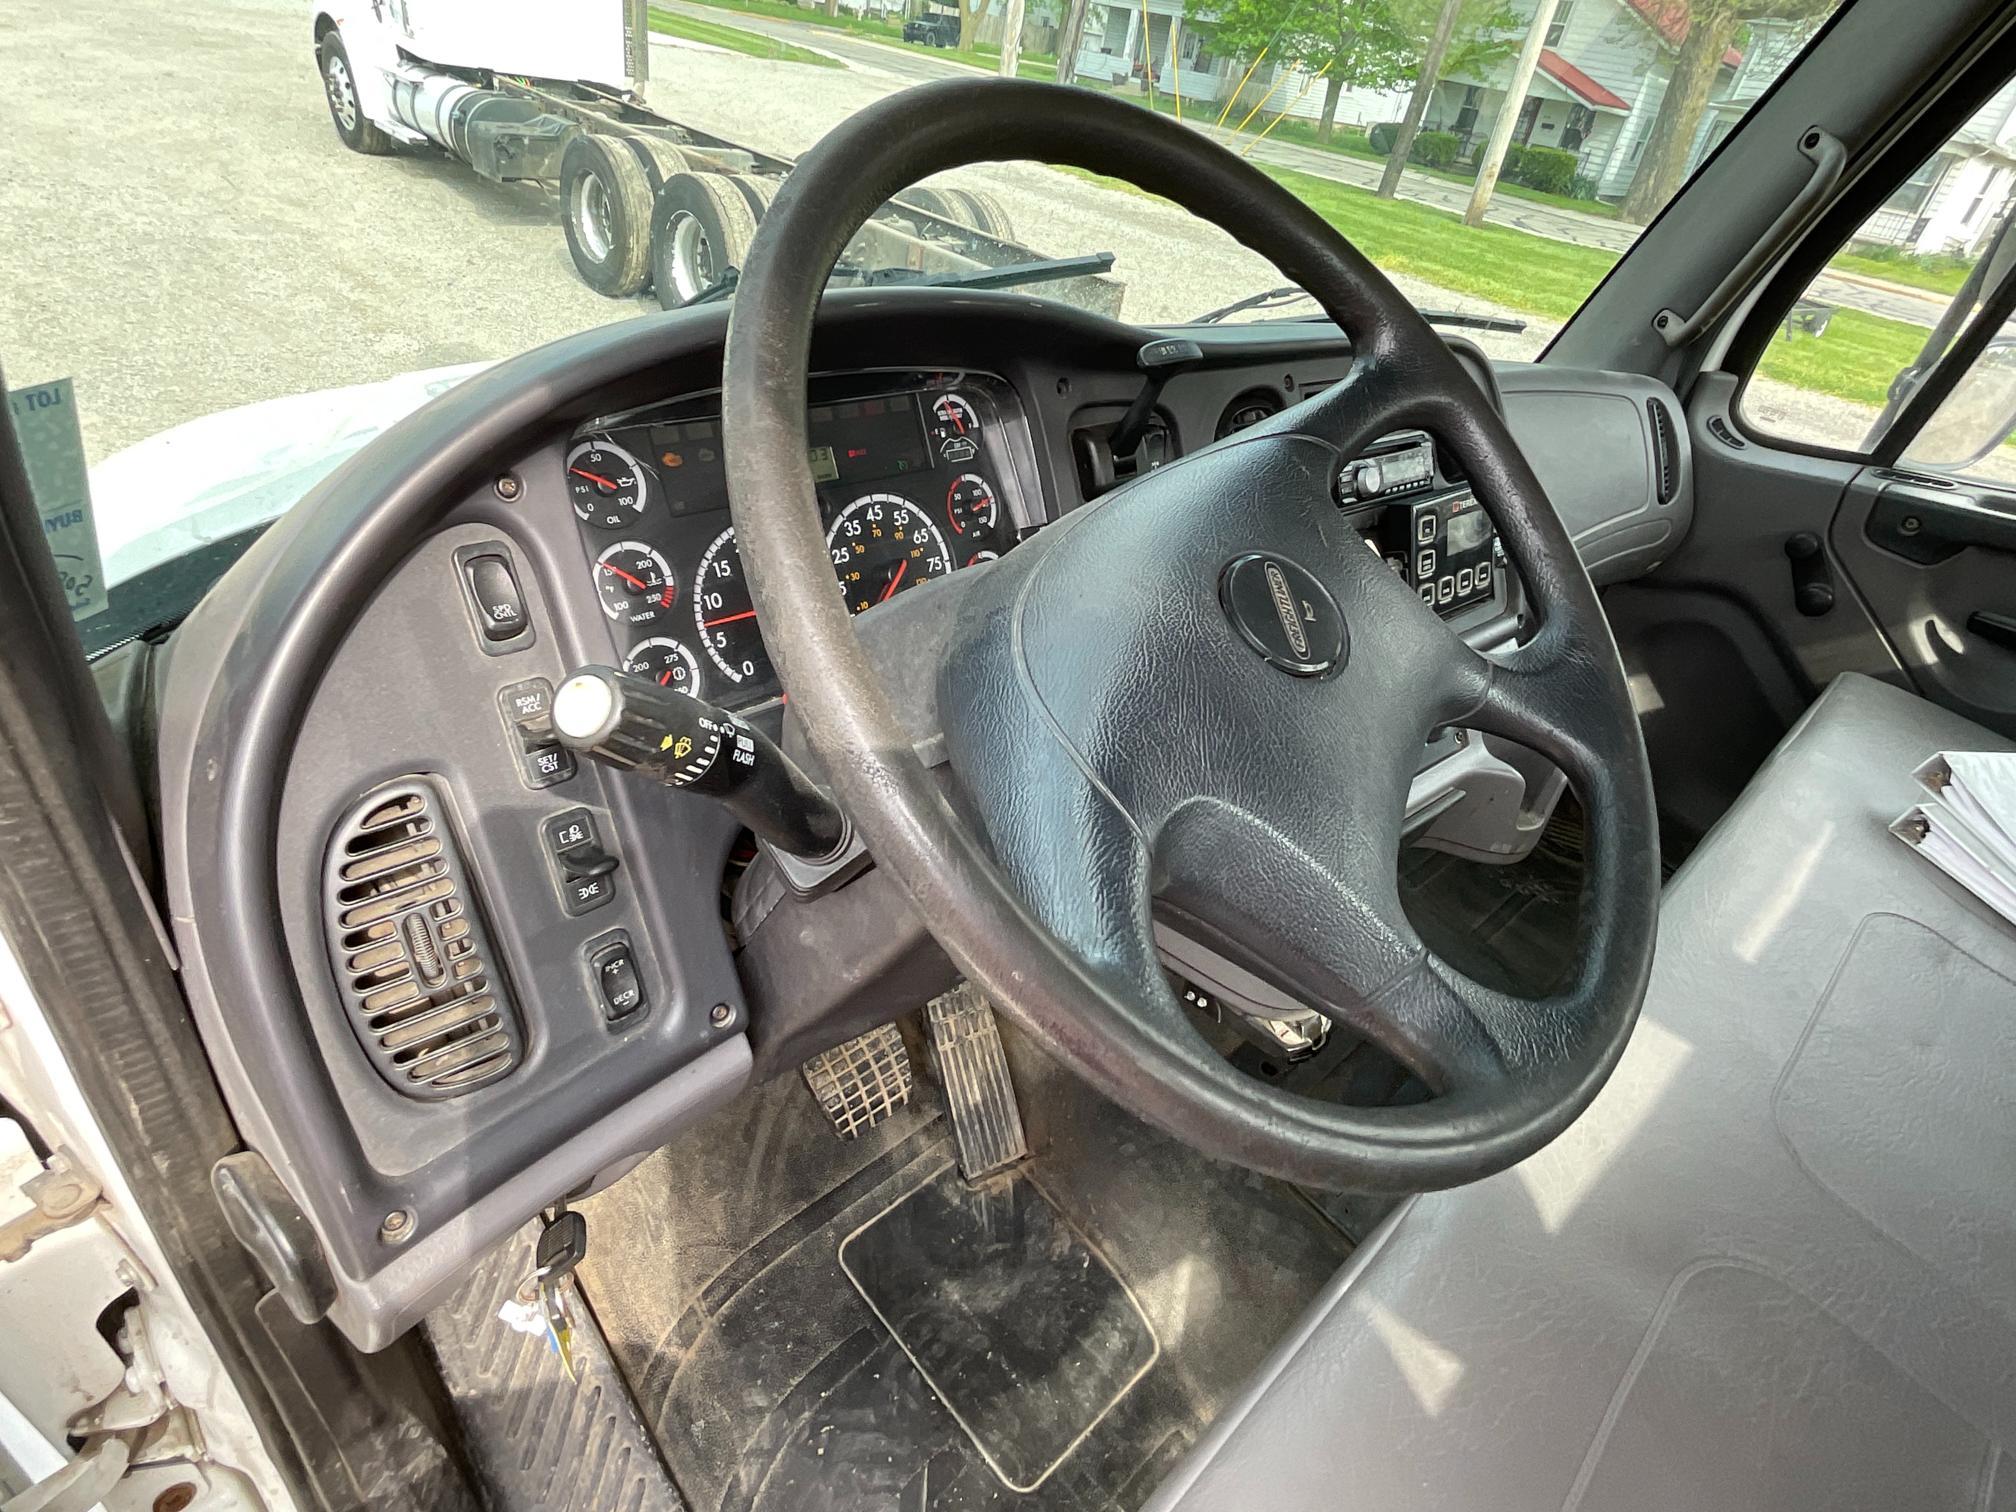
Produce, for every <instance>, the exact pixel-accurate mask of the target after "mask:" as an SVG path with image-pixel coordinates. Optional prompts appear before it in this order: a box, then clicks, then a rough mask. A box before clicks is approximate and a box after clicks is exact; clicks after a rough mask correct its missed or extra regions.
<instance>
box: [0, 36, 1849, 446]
mask: <svg viewBox="0 0 2016 1512" xmlns="http://www.w3.org/2000/svg"><path fill="white" fill-rule="evenodd" d="M52 58H54V59H61V60H62V66H61V67H50V66H48V60H50V59H52ZM653 74H654V76H655V77H654V81H653V83H652V85H651V97H652V101H653V103H654V104H655V105H657V106H658V108H659V109H661V110H663V111H664V112H665V113H666V114H668V115H670V116H672V117H674V118H675V119H679V120H684V121H688V122H690V123H692V124H693V125H695V126H699V127H701V128H704V129H706V130H709V131H712V132H714V133H716V134H718V135H721V136H724V137H727V138H729V139H731V140H738V141H743V142H746V143H748V144H749V145H751V146H755V147H760V148H763V149H766V150H768V151H770V152H773V153H778V154H782V155H787V156H796V155H798V154H800V153H802V152H804V151H805V150H806V149H807V148H808V147H809V146H810V145H811V144H812V143H813V142H815V141H816V140H817V139H818V138H819V136H820V135H821V134H822V133H823V132H824V131H826V130H827V128H829V127H830V126H831V125H832V124H833V123H835V122H836V121H838V120H840V119H842V118H843V117H844V116H846V115H847V114H849V113H850V112H852V111H854V110H857V109H859V108H860V107H862V106H864V105H866V104H868V103H870V102H871V101H873V100H876V99H879V98H881V97H882V96H883V95H885V94H887V93H889V92H891V91H892V90H895V89H898V88H902V87H904V86H905V85H907V84H910V83H913V82H915V78H916V68H915V66H914V65H912V64H911V63H910V62H909V60H908V58H907V57H906V56H904V55H892V58H891V61H890V64H889V66H888V67H886V68H885V67H882V66H880V65H879V64H878V63H877V62H876V61H873V60H868V59H863V58H862V57H860V56H859V55H858V52H857V55H856V56H855V57H854V58H853V60H852V61H851V62H850V64H849V66H848V67H847V68H846V69H812V68H805V67H800V66H796V65H789V64H775V63H766V62H762V61H759V60H756V59H752V58H747V57H742V56H739V55H736V54H731V53H723V52H717V51H713V50H707V49H696V48H691V47H685V46H678V45H674V44H669V43H665V42H663V41H660V42H659V43H658V44H657V45H656V46H655V47H654V50H653ZM780 86H781V87H780ZM0 128H4V129H5V131H6V133H7V136H8V140H9V144H10V148H11V151H10V155H9V156H10V169H11V172H10V173H9V174H7V175H5V176H0V219H4V223H5V224H6V226H7V227H8V235H7V236H6V238H5V239H4V240H0V360H4V362H5V364H6V372H7V376H8V381H9V382H10V383H11V384H14V385H16V386H19V385H23V384H27V383H32V382H40V381H44V380H47V379H52V378H58V377H64V376H70V377H74V378H76V379H77V380H78V385H79V393H80V399H81V408H82V411H83V416H84V424H85V441H86V445H87V448H88V450H89V452H90V455H91V457H92V458H93V459H94V460H96V459H97V458H100V457H103V456H105V455H107V454H109V453H110V452H112V451H115V450H118V449H119V448H121V447H123V446H127V445H129V444H131V443H132V442H134V441H137V440H140V439H141V438H143V437H146V436H149V435H152V434H154V433H155V432H157V431H160V430H163V429H165V428H167V427H169V426H171V425H175V424H178V423H180V422H182V421H185V420H189V419H192V418H194V417H196V416H199V415H204V414H208V413H210V412H212V411H215V410H220V409H225V408H229V407H231V406H234V405H240V404H248V403H252V402H254V401H257V400H262V399H270V398H275V397H278V396H281V395H285V394H293V393H299V392H303V391H306V390H310V389H319V388H328V387H334V386H337V385H342V384H351V383H361V382H368V381H371V380H374V379H378V378H383V377H386V376H388V375H390V374H393V373H399V372H405V371H410V370H412V369H416V368H425V367H433V366H438V365H443V364H448V363H456V362H466V361H472V360H478V359H484V358H498V357H504V356H508V355H510V354H512V353H514V352H518V351H522V350H524V349H525V348H527V347H531V346H535V345H537V344H539V343H541V342H544V341H548V340H551V339H553V338H554V337H557V336H561V335H564V334H566V333H568V332H571V331H575V330H579V329H582V328H583V327H586V326H591V325H597V324H602V323H606V322H608V321H611V320H617V319H623V318H626V317H627V316H629V315H632V314H635V313H638V312H640V311H643V310H648V309H655V308H656V306H655V303H653V302H651V301H649V300H644V301H637V302H634V303H629V304H625V303H616V302H612V301H610V300H606V299H603V298H602V297H600V296H599V295H597V294H594V293H593V292H591V291H590V290H589V289H588V288H586V287H585V286H584V285H583V284H582V283H581V282H580V281H579V280H578V279H577V278H576V277H575V274H574V270H573V265H572V263H571V262H570V261H569V259H568V256H567V249H566V243H565V241H564V240H563V239H562V237H561V234H560V230H559V226H558V220H557V210H556V208H555V206H554V204H553V203H552V201H551V200H550V198H549V197H548V196H546V195H545V194H543V193H541V192H539V191H536V190H534V189H531V188H528V187H513V188H502V187H499V186H496V185H493V184H489V183H486V182H484V181H483V180H481V179H479V178H477V177H476V176H475V175H474V174H473V173H471V172H470V171H468V170H467V169H466V168H463V167H462V166H460V165H459V164H456V163H454V162H452V161H449V160H446V159H444V158H440V157H435V156H427V155H420V154H414V155H405V156H399V157H393V158H365V157H359V156H357V155H355V154H353V153H350V152H348V151H346V150H345V149H344V148H343V146H342V144H341V143H340V142H339V141H338V140H337V138H336V135H335V133H334V131H333V130H332V129H331V127H330V123H329V119H328V114H327V111H326V109H325V108H324V106H323V103H322V97H321V92H320V87H319V81H318V78H317V75H316V71H315V64H314V60H313V56H312V52H311V49H310V46H309V40H308V27H307V19H306V15H305V8H304V7H302V6H300V5H299V4H298V3H296V0H211V4H210V5H209V6H208V8H207V9H206V11H205V14H204V17H203V19H202V21H201V22H200V24H199V23H197V22H194V21H191V20H189V19H188V18H187V16H186V15H181V16H178V15H175V14H172V13H167V12H165V11H161V10H157V9H155V8H153V7H149V6H137V7H136V6H130V5H127V6H115V5H113V4H112V3H110V0H66V3H65V4H63V5H61V6H53V5H51V6H18V5H17V6H9V7H4V8H0ZM953 177H954V181H956V182H966V183H970V184H973V185H975V186H976V187H985V188H987V189H989V190H991V191H993V192H994V193H995V194H997V195H998V196H999V197H1000V198H1001V200H1002V201H1003V203H1004V204H1005V205H1006V207H1007V209H1008V210H1009V213H1010V214H1011V215H1012V216H1013V217H1014V219H1015V222H1016V226H1017V230H1018V235H1019V238H1020V239H1021V240H1022V241H1024V242H1025V243H1027V244H1028V245H1030V246H1031V247H1033V248H1035V249H1036V250H1038V251H1040V252H1043V253H1046V254H1050V255H1062V254H1066V253H1071V252H1078V251H1111V252H1113V253H1115V254H1116V257H1117V263H1116V267H1115V273H1116V275H1117V276H1118V277H1120V278H1121V279H1123V280H1124V281H1125V282H1126V284H1127V286H1128V293H1127V301H1126V306H1125V313H1126V314H1127V315H1128V316H1129V317H1131V318H1133V319H1137V320H1144V321H1161V320H1177V319H1182V318H1185V317H1187V316H1192V315H1195V314H1197V313H1199V312H1200V311H1203V310H1205V309H1209V308H1212V307H1214V306H1217V305H1220V304H1224V303H1226V302H1228V301H1230V300H1232V299H1235V298H1238V297H1240V296H1241V295H1243V294H1248V293H1255V292H1258V291H1260V290H1262V289H1265V288H1269V287H1272V286H1273V285H1275V284H1277V283H1279V282H1282V279H1281V278H1280V276H1279V275H1278V274H1277V273H1276V272H1275V271H1274V270H1273V269H1272V268H1271V267H1269V266H1268V264H1267V263H1266V262H1265V261H1264V260H1262V259H1261V258H1259V257H1257V256H1255V255H1254V254H1252V253H1250V252H1248V251H1246V250H1245V249H1243V248H1241V247H1239V246H1237V245H1236V244H1234V243H1233V242H1232V241H1231V239H1230V238H1229V237H1227V236H1225V235H1223V234H1222V233H1219V232H1217V231H1214V230H1211V229H1210V228H1207V227H1204V226H1202V225H1200V224H1198V223H1197V222H1195V221H1194V220H1192V219H1190V218H1189V217H1188V216H1187V215H1185V214H1184V213H1183V212H1181V211H1179V210H1177V209H1175V208H1174V207H1173V206H1170V205H1168V204H1165V203H1162V202H1160V201H1156V200H1151V199H1147V198H1144V197H1142V196H1140V195H1135V194H1127V193H1121V192H1118V191H1114V190H1110V189H1106V188H1103V187H1101V186H1099V185H1096V184H1090V183H1086V182H1084V181H1083V180H1080V179H1076V178H1072V177H1068V176H1065V175H1062V174H1059V173H1056V172H1054V171H1053V170H1051V169H1047V168H1043V167H1040V166H1037V165H1034V164H1004V165H996V166H989V167H986V168H975V169H968V170H964V171H963V172H962V173H961V174H959V175H954V176H953ZM1399 282H1400V284H1401V287H1402V288H1403V289H1404V290H1405V291H1406V292H1407V293H1408V294H1409V296H1410V297H1412V298H1414V299H1415V300H1416V301H1417V302H1419V303H1422V304H1428V305H1437V306H1440V307H1443V308H1450V309H1463V310H1470V311H1474V312H1477V313H1490V314H1499V313H1509V312H1505V311H1501V310H1498V309H1497V308H1496V307H1494V306H1490V305H1488V304H1485V303H1483V302H1481V301H1478V300H1475V299H1467V298H1464V297H1462V296H1458V295H1453V294H1451V293H1449V292H1447V291H1445V290H1441V289H1438V288H1435V287H1433V286H1431V285H1427V284H1424V283H1421V282H1420V281H1418V280H1412V279H1401V280H1399ZM1554 329H1555V327H1554V326H1552V325H1551V324H1549V323H1547V322H1544V321H1537V320H1536V321H1531V322H1530V324H1529V328H1528V330H1527V331H1526V332H1524V333H1523V334H1522V335H1519V336H1516V337H1507V336H1485V337H1482V338H1481V340H1482V344H1483V345H1484V346H1485V347H1486V348H1487V349H1488V350H1490V351H1491V352H1493V353H1494V355H1498V356H1504V357H1530V356H1533V355H1535V354H1536V353H1537V352H1538V351H1539V350H1540V348H1541V347H1542V346H1543V345H1544V344H1545V342H1546V341H1547V339H1548V338H1549V337H1551V336H1552V334H1553V331H1554ZM1759 397H1760V399H1764V400H1767V401H1768V402H1769V405H1770V408H1771V410H1772V411H1773V413H1774V415H1776V416H1778V417H1779V423H1780V424H1781V425H1783V426H1784V427H1785V428H1786V429H1787V430H1788V431H1790V432H1794V433H1797V432H1800V431H1802V430H1803V431H1805V432H1806V433H1809V434H1825V435H1838V434H1843V433H1845V432H1849V431H1858V421H1859V420H1860V415H1859V414H1857V413H1854V411H1855V408H1856V407H1854V406H1845V405H1842V404H1840V403H1839V402H1838V401H1833V400H1826V399H1819V398H1816V397H1814V396H1809V395H1804V394H1801V393H1799V392H1798V391H1795V390H1790V389H1785V388H1783V386H1782V385H1760V392H1759ZM1858 433H1859V431H1858Z"/></svg>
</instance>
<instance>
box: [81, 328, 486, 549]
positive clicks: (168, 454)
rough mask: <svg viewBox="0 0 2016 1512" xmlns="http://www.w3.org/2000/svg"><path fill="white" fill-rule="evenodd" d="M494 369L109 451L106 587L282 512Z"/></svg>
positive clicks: (345, 396) (202, 426) (268, 408)
mask: <svg viewBox="0 0 2016 1512" xmlns="http://www.w3.org/2000/svg"><path fill="white" fill-rule="evenodd" d="M489 366H490V364H489V363H487V362H468V363H462V364H459V365H458V366H455V367H441V368H428V369H425V370H423V371H421V372H414V373H402V374H401V375H399V376H398V377H396V378H388V379H386V380H385V381H384V382H382V383H360V384H354V385H352V386H350V387H347V388H333V389H320V390H317V391H315V392H312V393H306V394H291V395H289V396H288V397H286V398H284V399H268V400H265V401H264V402H262V403H259V404H247V405H242V406H240V407H239V408H237V409H229V410H219V411H218V412H217V413H216V414H214V415H205V416H203V418H202V419H200V420H191V421H189V422H187V423H186V424H183V425H178V426H175V427H174V428H173V429H171V430H165V431H162V432H161V433H160V434H158V435H154V436H149V437H148V438H147V439H146V440H145V441H141V442H139V443H137V444H136V445H133V446H129V447H127V448H126V449H125V450H124V451H121V452H115V453H113V454H112V455H111V456H109V457H107V458H105V459H104V460H103V461H102V462H100V463H98V464H97V466H95V467H93V468H92V469H91V504H92V513H93V515H94V517H95V519H96V522H97V528H98V552H99V555H100V557H101V558H102V559H103V561H104V564H105V580H106V583H107V585H108V586H109V585H112V584H117V583H122V582H124V581H125V580H126V579H128V578H131V577H135V576H137V575H139V574H140V573H142V572H145V571H147V570H148V569H149V568H151V567H157V566H159V565H160V564H161V563H163V562H166V561H171V560H173V559H174V558H176V557H179V556H182V555H184V554H185V553H187V552H191V551H194V550H196V549H197V548H198V547H201V546H206V545H208V544H210V543H211V542H213V541H220V540H226V539H229V538H230V537H232V536H234V535H237V534H239V533H240V532H241V531H245V530H250V529H252V528H253V527H255V526H259V525H264V524H266V523H268V522H269V521H271V520H274V519H276V518H277V517H279V516H280V515H283V514H285V513H286V512H287V511H288V510H289V509H291V508H293V506H294V505H295V504H296V503H297V502H299V500H300V499H301V497H302V496H303V495H304V494H306V493H307V492H308V490H309V489H311V488H313V487H314V486H315V485H316V484H317V483H319V482H321V481H322V480H323V479H324V478H326V477H328V476H329V474H330V473H332V472H334V471H335V470H336V468H337V467H338V466H340V465H341V464H342V463H343V461H344V460H345V459H346V458H348V457H349V456H350V455H351V454H352V453H354V452H356V451H358V450H359V449H360V448H362V447H363V445H364V444H365V443H366V442H367V441H369V440H370V439H371V438H372V437H373V436H376V435H378V434H379V433H380V432H381V431H384V430H386V429H388V428H389V427H391V426H393V425H395V424H397V423H398V422H399V421H400V420H402V419H404V418H405V417H406V416H407V415H410V414H411V413H412V412H413V411H414V410H416V409H418V408H420V406H421V405H423V404H425V403H427V401H428V400H430V399H432V398H434V397H435V396H436V395H438V394H444V393H446V392H447V391H448V390H449V389H451V388H453V387H455V385H456V384H458V383H460V382H462V381H463V380H464V379H466V378H471V377H474V376H475V375H476V374H477V373H480V372H482V371H483V370H484V369H485V368H487V367H489Z"/></svg>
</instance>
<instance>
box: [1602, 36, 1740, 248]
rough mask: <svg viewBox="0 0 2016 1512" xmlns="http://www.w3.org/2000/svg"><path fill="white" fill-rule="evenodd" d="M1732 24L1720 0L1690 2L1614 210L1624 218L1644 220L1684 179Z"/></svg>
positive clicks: (1662, 203)
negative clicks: (1627, 188) (1682, 34)
mask: <svg viewBox="0 0 2016 1512" xmlns="http://www.w3.org/2000/svg"><path fill="white" fill-rule="evenodd" d="M1737 24H1738V18H1737V15H1736V11H1735V8H1734V7H1733V6H1731V5H1729V4H1727V3H1722V0H1711V3H1709V4H1697V5H1696V6H1695V7H1694V24H1693V25H1692V26H1691V27H1689V28H1688V30H1687V40H1686V41H1685V42H1683V43H1681V45H1680V55H1679V56H1678V57H1677V58H1675V59H1674V60H1673V77H1672V79H1671V81H1670V82H1669V83H1668V84H1667V85H1666V97H1665V98H1664V99H1662V100H1661V101H1660V102H1659V114H1658V117H1657V118H1656V119H1655V120H1654V121H1653V122H1652V134H1651V135H1650V136H1649V137H1648V138H1647V139H1646V142H1645V155H1644V157H1642V158H1641V159H1640V160H1639V162H1638V173H1637V176H1636V177H1635V178H1633V179H1632V180H1631V192H1630V193H1629V194H1627V195H1625V196H1624V203H1623V205H1622V207H1621V208H1620V209H1619V212H1618V213H1619V214H1620V215H1622V216H1623V217H1624V219H1625V220H1628V221H1637V222H1638V223H1639V224H1640V225H1643V224H1644V223H1645V222H1646V221H1649V220H1650V219H1652V217H1653V216H1655V215H1657V214H1658V213H1659V212H1660V211H1661V210H1662V209H1664V208H1665V205H1666V201H1668V200H1670V199H1671V198H1673V196H1674V195H1675V194H1677V193H1679V192H1680V186H1681V185H1682V184H1683V183H1685V182H1686V181H1687V156H1688V153H1689V152H1690V151H1692V149H1693V146H1694V134H1695V133H1696V132H1697V131H1699V130H1700V128H1701V117H1702V116H1703V115H1705V114H1706V113H1707V110H1708V96H1709V93H1710V92H1711V91H1712V90H1713V89H1714V88H1715V75H1716V73H1717V72H1718V71H1719V70H1720V69H1721V67H1722V54H1723V53H1725V52H1727V51H1728V50H1729V44H1730V42H1731V41H1732V40H1734V38H1735V36H1736V27H1737Z"/></svg>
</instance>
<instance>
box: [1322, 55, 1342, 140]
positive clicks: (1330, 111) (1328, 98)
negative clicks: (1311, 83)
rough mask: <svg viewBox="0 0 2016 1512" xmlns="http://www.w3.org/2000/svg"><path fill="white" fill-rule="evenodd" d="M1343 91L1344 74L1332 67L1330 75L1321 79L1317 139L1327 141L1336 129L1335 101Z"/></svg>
mask: <svg viewBox="0 0 2016 1512" xmlns="http://www.w3.org/2000/svg"><path fill="white" fill-rule="evenodd" d="M1343 93H1344V76H1343V75H1342V74H1340V73H1338V72H1337V71H1336V70H1335V69H1332V70H1331V72H1330V77H1329V78H1327V79H1325V80H1324V81H1323V120H1322V124H1321V125H1319V126H1318V127H1317V128H1316V140H1317V141H1319V142H1327V141H1329V140H1330V133H1331V132H1333V131H1335V130H1336V129H1337V101H1338V98H1339V97H1340V96H1341V95H1342V94H1343Z"/></svg>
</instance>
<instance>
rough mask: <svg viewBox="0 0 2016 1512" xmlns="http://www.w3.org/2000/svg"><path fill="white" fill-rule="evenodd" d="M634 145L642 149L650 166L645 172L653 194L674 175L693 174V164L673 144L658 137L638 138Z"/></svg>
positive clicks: (634, 139) (633, 141) (635, 139)
mask: <svg viewBox="0 0 2016 1512" xmlns="http://www.w3.org/2000/svg"><path fill="white" fill-rule="evenodd" d="M632 145H633V146H634V147H636V148H638V149H640V150H641V151H642V152H643V154H644V156H645V158H646V159H647V160H648V163H649V166H647V167H646V168H645V170H644V172H645V175H646V177H648V178H649V179H650V180H651V192H652V194H653V195H656V194H657V192H658V191H659V189H660V188H662V187H663V186H664V183H665V180H667V179H669V178H671V177H672V176H673V175H674V174H679V173H688V172H691V171H692V169H693V167H694V166H695V165H694V164H693V162H692V161H691V160H690V159H689V158H688V157H687V156H686V154H685V153H683V152H681V151H680V150H679V149H678V147H677V146H675V145H674V144H673V143H671V142H661V141H659V140H658V139H657V138H656V137H636V138H633V139H632Z"/></svg>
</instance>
